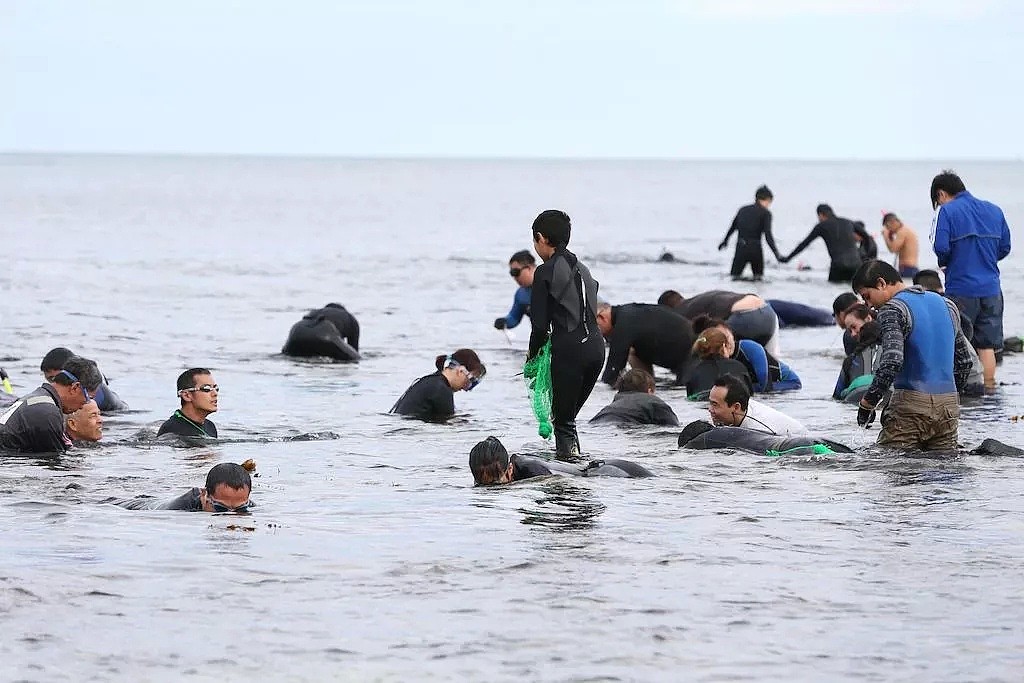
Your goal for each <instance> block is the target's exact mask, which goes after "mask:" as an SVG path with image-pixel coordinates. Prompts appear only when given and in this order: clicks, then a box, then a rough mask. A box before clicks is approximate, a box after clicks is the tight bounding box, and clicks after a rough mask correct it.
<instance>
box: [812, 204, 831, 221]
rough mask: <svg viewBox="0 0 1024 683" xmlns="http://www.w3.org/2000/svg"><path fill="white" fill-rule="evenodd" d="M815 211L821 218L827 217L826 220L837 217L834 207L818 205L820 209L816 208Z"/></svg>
mask: <svg viewBox="0 0 1024 683" xmlns="http://www.w3.org/2000/svg"><path fill="white" fill-rule="evenodd" d="M814 211H815V213H817V214H818V215H819V216H825V217H826V218H832V217H833V216H835V215H836V212H835V211H833V210H832V207H831V206H829V205H828V204H818V208H816V209H815V210H814Z"/></svg>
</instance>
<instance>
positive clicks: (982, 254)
mask: <svg viewBox="0 0 1024 683" xmlns="http://www.w3.org/2000/svg"><path fill="white" fill-rule="evenodd" d="M932 248H933V249H934V250H935V256H937V257H938V260H939V266H940V267H945V269H946V294H948V295H949V296H966V297H986V296H996V295H998V294H999V293H1000V291H1001V290H1000V286H999V265H998V262H999V261H1001V260H1002V259H1004V258H1006V255H1007V254H1009V253H1010V227H1009V226H1008V225H1007V224H1006V217H1005V216H1003V211H1002V209H1000V208H999V207H998V206H996V205H995V204H993V203H992V202H986V201H984V200H981V199H976V198H975V197H973V196H972V195H971V193H970V192H967V191H966V190H965V191H963V192H961V193H960V194H958V195H957V196H956V197H954V198H953V200H952V201H950V202H946V203H945V204H943V205H942V206H940V207H939V209H938V211H936V212H935V219H934V220H933V221H932Z"/></svg>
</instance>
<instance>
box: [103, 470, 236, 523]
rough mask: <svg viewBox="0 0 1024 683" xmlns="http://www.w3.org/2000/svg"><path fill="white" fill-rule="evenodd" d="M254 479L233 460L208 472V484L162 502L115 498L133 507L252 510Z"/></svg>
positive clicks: (138, 508)
mask: <svg viewBox="0 0 1024 683" xmlns="http://www.w3.org/2000/svg"><path fill="white" fill-rule="evenodd" d="M250 493H252V479H251V478H250V477H249V472H248V471H247V470H246V469H245V468H244V467H243V466H242V465H239V464H237V463H233V462H222V463H220V464H219V465H214V466H213V468H212V469H211V470H210V471H209V473H207V475H206V486H204V487H203V488H198V487H195V488H191V489H189V490H188V491H186V492H185V493H183V494H182V495H180V496H178V497H177V498H173V499H171V500H167V501H163V502H159V501H154V500H153V499H152V498H133V499H129V500H111V501H108V502H112V503H114V504H115V505H120V506H121V507H123V508H128V509H129V510H183V511H185V512H238V513H241V512H249V511H250V510H251V509H252V508H253V506H254V504H253V502H252V501H251V500H250V499H249V494H250Z"/></svg>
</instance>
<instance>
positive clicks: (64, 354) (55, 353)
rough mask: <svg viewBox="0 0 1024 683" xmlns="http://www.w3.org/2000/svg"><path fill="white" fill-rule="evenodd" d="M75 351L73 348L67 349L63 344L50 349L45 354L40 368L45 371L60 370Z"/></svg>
mask: <svg viewBox="0 0 1024 683" xmlns="http://www.w3.org/2000/svg"><path fill="white" fill-rule="evenodd" d="M74 355H75V354H74V352H72V351H71V349H65V348H64V347H63V346H58V347H57V348H55V349H50V350H49V351H47V352H46V355H45V356H43V362H42V363H40V364H39V369H40V370H42V371H43V372H47V371H49V370H60V369H62V368H63V367H64V363H66V362H67V360H68V358H71V357H72V356H74Z"/></svg>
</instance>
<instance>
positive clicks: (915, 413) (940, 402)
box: [878, 389, 960, 451]
mask: <svg viewBox="0 0 1024 683" xmlns="http://www.w3.org/2000/svg"><path fill="white" fill-rule="evenodd" d="M881 423H882V432H881V433H880V434H879V435H878V443H879V445H881V446H891V447H893V448H920V449H921V450H925V451H940V450H942V451H945V450H950V451H951V450H955V449H956V438H957V426H958V425H959V424H960V397H959V396H958V395H957V394H955V393H954V394H923V393H921V392H919V391H910V390H909V389H896V390H895V391H893V393H892V398H891V399H889V404H888V405H887V406H886V408H885V410H884V411H883V412H882V417H881Z"/></svg>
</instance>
